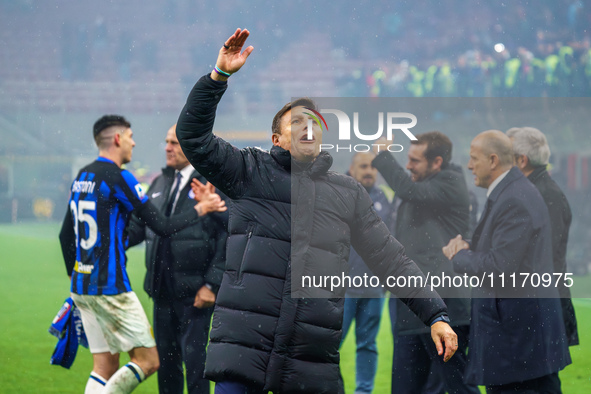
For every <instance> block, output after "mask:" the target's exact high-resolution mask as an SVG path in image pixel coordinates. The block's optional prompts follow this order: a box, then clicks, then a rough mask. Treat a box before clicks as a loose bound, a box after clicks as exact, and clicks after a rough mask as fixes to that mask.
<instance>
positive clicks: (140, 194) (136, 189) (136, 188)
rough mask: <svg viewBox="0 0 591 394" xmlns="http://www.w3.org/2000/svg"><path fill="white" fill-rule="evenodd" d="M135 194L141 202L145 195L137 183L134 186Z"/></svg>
mask: <svg viewBox="0 0 591 394" xmlns="http://www.w3.org/2000/svg"><path fill="white" fill-rule="evenodd" d="M135 192H136V193H137V195H138V197H139V198H140V200H143V199H144V196H145V195H146V192H144V188H143V187H142V185H140V184H139V183H138V184H137V185H135Z"/></svg>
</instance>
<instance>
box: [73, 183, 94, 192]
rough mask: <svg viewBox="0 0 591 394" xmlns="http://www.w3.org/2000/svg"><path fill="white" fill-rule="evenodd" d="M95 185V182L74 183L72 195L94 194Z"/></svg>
mask: <svg viewBox="0 0 591 394" xmlns="http://www.w3.org/2000/svg"><path fill="white" fill-rule="evenodd" d="M94 187H95V183H94V182H93V181H74V183H73V184H72V193H87V194H92V193H94Z"/></svg>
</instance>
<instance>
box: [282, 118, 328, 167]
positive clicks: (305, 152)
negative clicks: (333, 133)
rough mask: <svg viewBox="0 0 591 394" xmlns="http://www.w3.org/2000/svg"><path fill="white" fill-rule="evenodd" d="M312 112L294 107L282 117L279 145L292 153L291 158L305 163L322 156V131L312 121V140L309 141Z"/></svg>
mask: <svg viewBox="0 0 591 394" xmlns="http://www.w3.org/2000/svg"><path fill="white" fill-rule="evenodd" d="M306 112H308V113H309V112H310V110H307V109H306V108H304V107H294V108H292V109H291V110H289V111H287V112H286V113H285V114H283V116H282V117H281V122H280V130H281V135H280V136H278V137H279V138H278V144H279V146H280V147H282V148H283V149H285V150H288V151H289V152H290V153H291V156H292V157H293V158H294V159H296V160H298V161H303V162H308V161H312V160H314V159H315V158H316V157H317V156H318V155H319V154H320V144H322V129H321V128H320V125H318V124H317V123H316V122H314V121H313V120H312V124H313V126H312V131H313V133H312V139H311V140H308V119H312V117H310V115H306Z"/></svg>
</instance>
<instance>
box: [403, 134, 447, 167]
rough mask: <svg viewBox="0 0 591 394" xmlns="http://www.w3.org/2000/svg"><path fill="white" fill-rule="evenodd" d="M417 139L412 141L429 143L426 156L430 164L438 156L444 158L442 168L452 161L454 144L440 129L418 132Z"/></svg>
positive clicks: (415, 143)
mask: <svg viewBox="0 0 591 394" xmlns="http://www.w3.org/2000/svg"><path fill="white" fill-rule="evenodd" d="M416 137H417V139H416V141H414V140H413V141H411V142H410V143H411V144H414V145H427V148H426V149H425V153H424V155H425V158H426V159H427V161H428V162H429V164H431V163H433V160H435V158H436V157H437V156H440V157H441V158H442V159H443V162H442V163H441V168H445V167H447V166H448V164H449V162H450V161H451V151H452V144H451V141H450V140H449V138H448V137H447V136H446V135H445V134H443V133H442V132H440V131H429V132H428V133H423V134H418V135H417V136H416Z"/></svg>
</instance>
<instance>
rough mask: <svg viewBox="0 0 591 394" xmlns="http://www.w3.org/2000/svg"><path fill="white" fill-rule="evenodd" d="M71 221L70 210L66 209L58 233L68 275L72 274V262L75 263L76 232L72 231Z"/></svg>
mask: <svg viewBox="0 0 591 394" xmlns="http://www.w3.org/2000/svg"><path fill="white" fill-rule="evenodd" d="M73 223H74V222H73V221H72V211H70V209H68V210H67V212H66V216H65V217H64V221H63V223H62V229H61V230H60V235H59V240H60V245H61V247H62V255H63V256H64V263H65V264H66V272H67V274H68V276H70V275H72V271H73V270H74V264H75V263H76V233H75V232H74V225H73Z"/></svg>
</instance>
